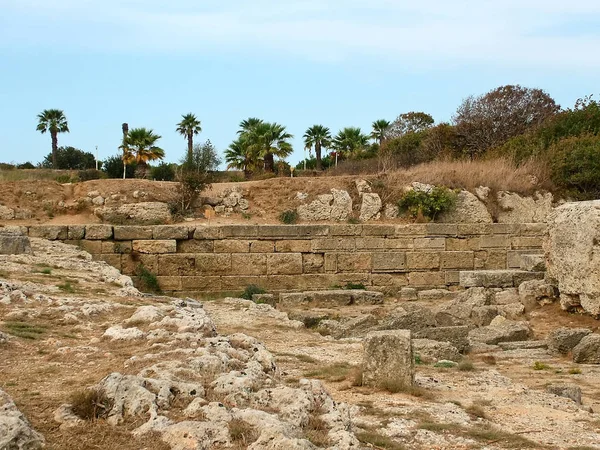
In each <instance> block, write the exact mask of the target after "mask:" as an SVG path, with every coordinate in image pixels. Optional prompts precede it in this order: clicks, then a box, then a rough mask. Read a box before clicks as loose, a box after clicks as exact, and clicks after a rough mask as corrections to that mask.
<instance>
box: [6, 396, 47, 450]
mask: <svg viewBox="0 0 600 450" xmlns="http://www.w3.org/2000/svg"><path fill="white" fill-rule="evenodd" d="M43 447H44V437H43V436H42V435H41V434H39V433H37V432H36V431H34V430H33V429H32V428H31V426H30V425H29V422H28V421H27V419H26V418H25V416H24V415H23V413H21V411H19V410H18V409H17V406H16V405H15V403H14V402H13V400H12V399H11V398H10V396H9V395H8V394H7V393H6V392H4V391H2V390H0V449H7V450H37V449H39V448H43Z"/></svg>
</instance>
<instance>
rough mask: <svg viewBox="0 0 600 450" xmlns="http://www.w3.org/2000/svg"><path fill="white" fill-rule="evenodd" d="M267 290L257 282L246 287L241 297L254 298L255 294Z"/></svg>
mask: <svg viewBox="0 0 600 450" xmlns="http://www.w3.org/2000/svg"><path fill="white" fill-rule="evenodd" d="M265 292H266V291H265V290H264V289H263V288H261V287H258V286H256V285H255V284H250V285H248V286H247V287H246V289H244V292H242V293H241V294H240V298H243V299H246V300H252V296H253V295H254V294H264V293H265Z"/></svg>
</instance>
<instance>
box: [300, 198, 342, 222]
mask: <svg viewBox="0 0 600 450" xmlns="http://www.w3.org/2000/svg"><path fill="white" fill-rule="evenodd" d="M332 202H333V195H331V194H322V195H319V196H317V199H316V200H314V201H312V202H310V203H309V204H308V205H300V206H298V209H297V211H298V217H299V218H300V220H305V221H308V222H315V221H319V220H329V218H330V217H331V203H332Z"/></svg>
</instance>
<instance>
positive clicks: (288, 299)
mask: <svg viewBox="0 0 600 450" xmlns="http://www.w3.org/2000/svg"><path fill="white" fill-rule="evenodd" d="M381 303H383V294H382V293H381V292H376V291H363V290H359V289H337V290H327V291H307V292H286V293H281V294H279V304H280V305H281V306H299V305H311V306H320V307H324V308H327V307H337V306H348V305H354V304H360V305H378V304H381Z"/></svg>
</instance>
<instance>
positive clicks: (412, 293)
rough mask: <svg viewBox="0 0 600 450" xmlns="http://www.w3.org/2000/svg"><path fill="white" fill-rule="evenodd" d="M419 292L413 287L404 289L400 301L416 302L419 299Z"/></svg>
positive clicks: (401, 291)
mask: <svg viewBox="0 0 600 450" xmlns="http://www.w3.org/2000/svg"><path fill="white" fill-rule="evenodd" d="M418 293H419V291H418V290H416V289H415V288H411V287H403V288H402V289H401V290H400V299H401V300H406V301H414V300H417V299H418V298H419V294H418Z"/></svg>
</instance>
